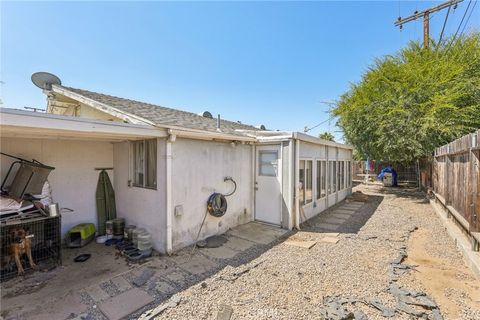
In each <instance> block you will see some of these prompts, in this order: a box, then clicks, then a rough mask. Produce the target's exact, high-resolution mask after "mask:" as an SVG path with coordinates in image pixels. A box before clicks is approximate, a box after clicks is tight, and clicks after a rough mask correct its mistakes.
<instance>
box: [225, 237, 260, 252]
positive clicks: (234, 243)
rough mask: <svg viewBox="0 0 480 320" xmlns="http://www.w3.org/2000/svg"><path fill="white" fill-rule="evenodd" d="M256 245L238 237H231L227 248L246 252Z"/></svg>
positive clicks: (226, 244)
mask: <svg viewBox="0 0 480 320" xmlns="http://www.w3.org/2000/svg"><path fill="white" fill-rule="evenodd" d="M255 245H256V243H255V242H252V241H248V240H245V239H242V238H238V237H229V238H228V241H227V243H225V246H226V247H228V248H230V249H232V250H235V251H239V252H241V251H245V250H248V249H250V248H251V247H253V246H255Z"/></svg>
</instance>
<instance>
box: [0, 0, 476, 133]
mask: <svg viewBox="0 0 480 320" xmlns="http://www.w3.org/2000/svg"><path fill="white" fill-rule="evenodd" d="M468 2H469V1H467V0H465V1H464V2H462V3H460V4H459V5H458V8H457V9H456V10H455V11H453V10H452V12H451V14H450V16H449V18H448V22H447V25H446V31H445V32H446V34H447V35H448V34H453V33H455V31H456V29H457V27H458V25H459V23H460V20H461V18H462V15H463V13H464V11H465V9H466V7H467V5H468ZM439 3H441V2H439V1H433V2H431V1H409V2H406V1H374V2H360V1H355V2H345V1H331V2H322V1H318V2H298V1H295V2H94V1H93V2H92V1H91V2H38V1H37V2H8V1H1V2H0V10H1V13H0V17H1V22H0V27H1V32H0V35H1V41H0V45H1V50H0V54H1V57H0V63H1V65H0V78H1V81H2V83H1V84H0V88H1V91H0V99H1V100H2V102H3V105H2V106H3V107H9V108H23V107H25V106H28V107H37V108H45V106H46V98H45V95H44V94H43V93H42V92H41V90H40V89H38V88H37V87H35V86H34V85H33V84H32V83H31V80H30V76H31V74H32V73H34V72H37V71H47V72H51V73H54V74H55V75H57V76H58V77H59V78H60V79H61V80H62V84H63V85H66V86H71V87H76V88H82V89H86V90H91V91H96V92H101V93H106V94H111V95H115V96H120V97H124V98H129V99H134V100H140V101H145V102H150V103H153V104H158V105H162V106H167V107H173V108H178V109H182V110H187V111H191V112H196V113H200V112H203V111H205V110H208V111H210V112H211V113H212V114H214V115H217V114H220V115H221V117H222V118H224V119H229V120H235V121H242V122H243V123H248V124H254V125H260V124H264V125H265V126H266V127H267V128H268V129H273V130H289V131H303V130H304V127H305V126H308V127H313V126H315V125H317V124H318V123H321V122H325V123H324V124H322V125H320V126H318V127H317V128H315V129H313V130H311V131H310V132H309V134H312V135H318V134H319V133H320V132H323V131H330V132H333V133H334V135H335V137H336V140H337V141H342V134H341V132H340V130H339V128H337V127H336V126H335V120H334V119H333V120H330V121H327V120H328V119H329V114H328V109H329V105H328V104H325V103H324V102H329V101H335V100H337V99H338V98H339V97H340V95H342V94H343V93H345V92H346V91H347V90H348V89H349V87H350V85H351V83H355V82H358V81H359V80H360V79H361V75H362V73H364V72H365V71H366V70H367V68H368V67H369V65H371V64H372V62H373V61H374V59H375V58H377V57H381V56H383V55H387V54H393V53H395V52H396V51H397V50H399V49H400V48H402V47H404V46H405V45H406V44H407V43H408V42H409V41H411V40H420V41H421V39H422V37H423V30H422V24H423V22H422V21H421V20H418V21H415V22H411V23H408V24H406V25H405V26H404V28H403V30H402V31H400V30H399V29H398V28H396V27H394V25H393V23H394V21H395V20H396V19H397V18H398V17H399V16H402V17H405V16H408V15H410V14H412V13H413V12H414V11H415V10H419V11H421V10H423V9H426V8H428V7H431V6H433V5H436V4H439ZM474 3H475V2H472V4H471V6H473V4H474ZM446 12H447V10H443V11H441V12H437V13H435V14H433V15H432V17H431V24H430V34H431V37H433V38H435V39H438V37H439V34H440V31H441V28H442V25H443V22H444V19H445V15H446ZM467 17H468V16H467ZM471 30H480V5H478V6H476V7H475V10H474V12H473V14H472V16H471V17H470V19H469V22H468V25H467V27H466V31H471Z"/></svg>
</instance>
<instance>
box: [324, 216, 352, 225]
mask: <svg viewBox="0 0 480 320" xmlns="http://www.w3.org/2000/svg"><path fill="white" fill-rule="evenodd" d="M346 220H347V219H344V218H339V217H328V218H327V219H325V220H323V221H324V222H326V223H331V224H343V223H344V222H345V221H346Z"/></svg>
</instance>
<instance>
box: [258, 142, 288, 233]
mask: <svg viewBox="0 0 480 320" xmlns="http://www.w3.org/2000/svg"><path fill="white" fill-rule="evenodd" d="M255 156H256V170H255V219H256V220H258V221H263V222H267V223H272V224H276V225H280V224H281V222H282V202H281V201H282V195H281V190H282V189H281V185H282V161H281V157H280V146H279V145H268V146H257V148H256V155H255Z"/></svg>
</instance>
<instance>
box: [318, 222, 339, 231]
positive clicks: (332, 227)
mask: <svg viewBox="0 0 480 320" xmlns="http://www.w3.org/2000/svg"><path fill="white" fill-rule="evenodd" d="M315 227H316V228H320V229H326V230H332V231H336V230H337V229H338V227H339V225H336V224H331V223H318V224H315Z"/></svg>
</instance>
